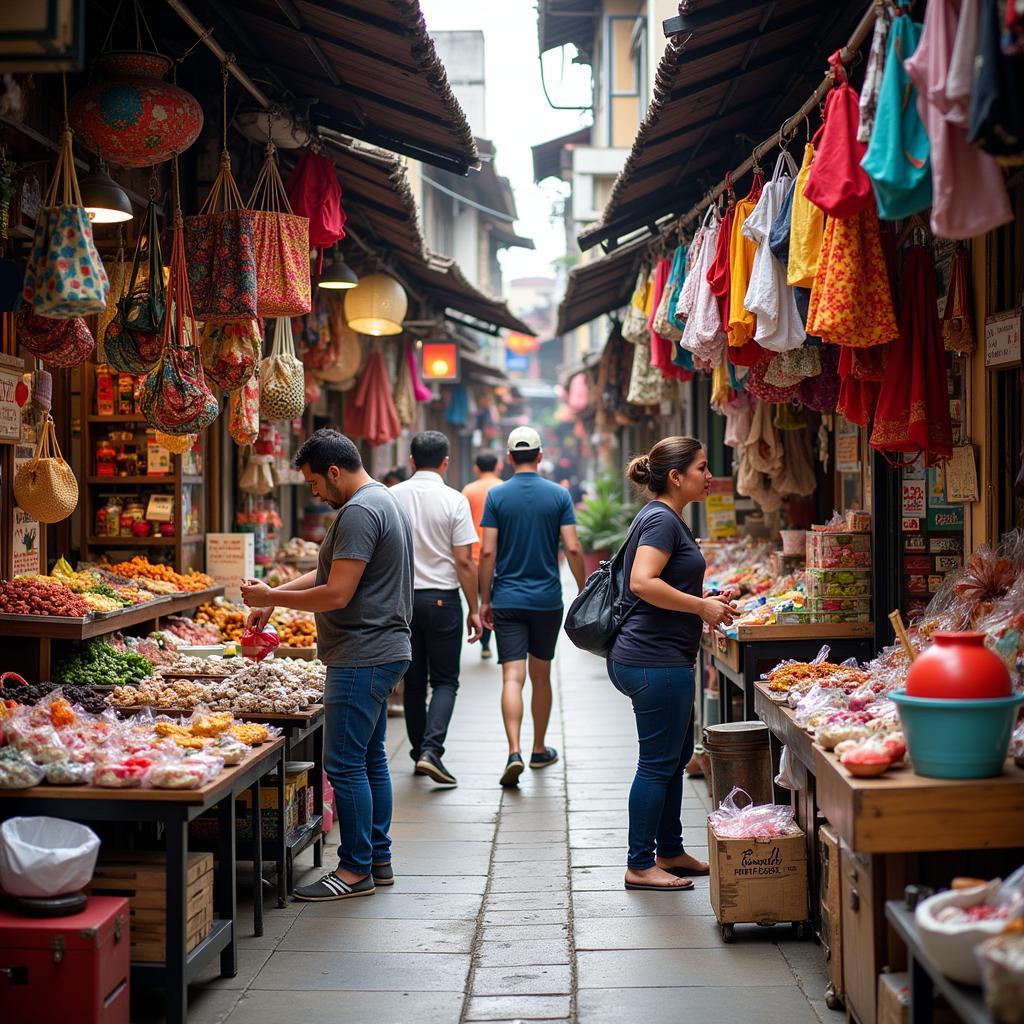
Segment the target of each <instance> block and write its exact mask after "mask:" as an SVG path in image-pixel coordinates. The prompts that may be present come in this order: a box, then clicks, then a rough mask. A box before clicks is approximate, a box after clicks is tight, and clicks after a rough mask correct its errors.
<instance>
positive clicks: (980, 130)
mask: <svg viewBox="0 0 1024 1024" xmlns="http://www.w3.org/2000/svg"><path fill="white" fill-rule="evenodd" d="M1001 30H1002V26H1001V24H1000V18H999V0H981V27H980V29H979V31H978V50H977V53H976V54H975V58H974V83H973V86H974V87H973V90H972V92H971V105H970V113H969V128H968V132H967V141H968V142H969V143H971V145H974V146H977V147H978V148H979V149H983V150H984V151H985V152H986V153H989V154H990V155H991V156H995V157H999V158H1000V159H1001V160H1002V161H1004V162H1006V163H1013V164H1017V163H1020V162H1021V158H1022V157H1024V57H1021V56H1019V55H1018V56H1015V57H1009V56H1007V55H1006V54H1004V53H1003V51H1002V49H1001V48H1000V36H1001V34H1002V31H1001Z"/></svg>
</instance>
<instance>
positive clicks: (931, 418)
mask: <svg viewBox="0 0 1024 1024" xmlns="http://www.w3.org/2000/svg"><path fill="white" fill-rule="evenodd" d="M937 298H938V297H937V295H936V287H935V264H934V262H933V260H932V255H931V252H929V250H928V249H926V248H925V247H924V246H922V245H916V246H913V247H911V248H910V249H908V250H907V251H906V253H905V255H904V267H903V303H902V305H901V308H900V333H899V336H898V337H897V339H896V340H895V341H894V342H893V344H892V346H891V347H890V349H889V353H888V360H887V363H886V367H885V376H884V378H883V380H882V383H881V388H880V391H879V394H878V405H877V408H876V410H875V425H874V429H873V430H872V431H871V447H872V448H875V449H877V450H878V451H880V452H882V453H883V454H886V455H888V454H889V453H900V454H908V455H914V456H916V455H917V454H919V453H922V452H923V453H924V456H925V463H926V465H928V466H934V465H936V464H937V463H938V462H940V461H941V460H943V459H948V458H950V457H951V456H952V454H953V428H952V425H951V423H950V418H949V398H948V395H947V385H946V353H945V350H944V349H943V346H942V331H941V328H940V326H939V316H938V305H937Z"/></svg>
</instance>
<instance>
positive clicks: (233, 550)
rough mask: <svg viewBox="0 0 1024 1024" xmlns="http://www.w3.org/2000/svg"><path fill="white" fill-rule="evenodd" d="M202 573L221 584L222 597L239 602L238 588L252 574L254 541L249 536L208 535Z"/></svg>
mask: <svg viewBox="0 0 1024 1024" xmlns="http://www.w3.org/2000/svg"><path fill="white" fill-rule="evenodd" d="M206 571H207V573H208V574H209V575H210V576H212V577H213V578H214V579H215V580H216V581H217V582H218V583H222V584H224V596H225V597H229V598H231V600H232V601H240V600H241V598H242V591H241V587H240V586H239V584H240V583H241V581H242V580H243V579H251V578H252V576H254V575H255V573H256V538H255V537H254V536H253V535H252V534H251V533H208V534H207V535H206Z"/></svg>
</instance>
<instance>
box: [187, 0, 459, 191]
mask: <svg viewBox="0 0 1024 1024" xmlns="http://www.w3.org/2000/svg"><path fill="white" fill-rule="evenodd" d="M188 6H189V8H190V9H191V10H192V12H194V14H195V15H196V16H197V17H198V18H199V19H200V20H201V21H202V22H203V24H204V25H209V26H212V27H213V29H214V32H215V35H216V38H217V39H218V40H219V41H220V42H221V44H222V45H223V46H225V47H226V48H228V49H231V50H233V51H234V52H235V55H236V57H237V59H238V64H239V67H241V68H242V70H244V71H245V72H246V73H247V74H248V75H249V76H250V77H251V78H252V79H254V80H255V81H258V82H260V83H267V82H268V81H269V83H271V84H272V86H273V88H268V89H267V91H268V93H270V94H271V95H272V98H273V99H275V100H277V99H281V100H282V101H284V102H285V103H286V104H287V101H288V99H293V100H297V101H300V102H306V103H308V102H309V101H310V100H312V101H313V102H314V105H313V107H312V109H311V117H312V120H313V121H314V122H315V123H316V124H318V125H322V126H324V127H326V128H331V129H333V130H335V131H337V132H341V133H343V134H345V135H351V136H353V137H354V138H357V139H362V140H363V141H365V142H369V143H372V144H373V145H376V146H380V147H382V148H384V149H388V150H391V151H393V152H395V153H402V154H404V155H406V156H410V157H413V158H415V159H417V160H422V161H423V162H424V163H428V164H433V165H435V166H438V167H444V168H447V169H448V170H451V171H454V172H456V173H458V174H465V173H466V172H467V171H468V170H469V169H470V168H471V167H475V166H476V165H477V162H478V154H477V149H476V144H475V143H474V141H473V133H472V131H471V129H470V126H469V124H468V122H467V121H466V115H465V114H464V113H463V110H462V107H461V106H459V102H458V100H457V99H456V98H455V94H454V93H453V92H452V90H451V87H450V86H449V84H448V77H447V74H446V72H445V68H444V64H443V63H442V62H441V59H440V57H439V56H438V55H437V52H436V50H435V49H434V43H433V41H432V40H431V38H430V36H429V34H428V33H427V29H426V25H425V23H424V20H423V14H422V12H421V11H420V5H419V0H348V2H339V0H244V2H243V0H188Z"/></svg>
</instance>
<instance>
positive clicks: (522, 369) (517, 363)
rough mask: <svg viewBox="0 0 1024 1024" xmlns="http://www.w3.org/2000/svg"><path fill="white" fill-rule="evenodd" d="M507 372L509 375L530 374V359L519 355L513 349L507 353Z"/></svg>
mask: <svg viewBox="0 0 1024 1024" xmlns="http://www.w3.org/2000/svg"><path fill="white" fill-rule="evenodd" d="M505 370H506V372H508V373H529V372H530V357H529V356H527V355H519V354H518V353H516V352H513V351H512V350H511V349H509V351H507V352H506V353H505Z"/></svg>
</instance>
